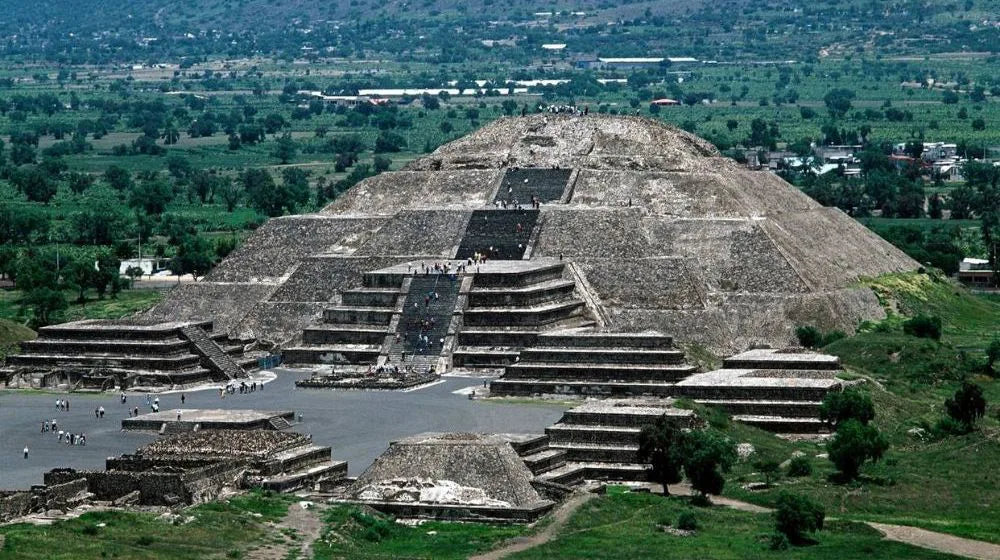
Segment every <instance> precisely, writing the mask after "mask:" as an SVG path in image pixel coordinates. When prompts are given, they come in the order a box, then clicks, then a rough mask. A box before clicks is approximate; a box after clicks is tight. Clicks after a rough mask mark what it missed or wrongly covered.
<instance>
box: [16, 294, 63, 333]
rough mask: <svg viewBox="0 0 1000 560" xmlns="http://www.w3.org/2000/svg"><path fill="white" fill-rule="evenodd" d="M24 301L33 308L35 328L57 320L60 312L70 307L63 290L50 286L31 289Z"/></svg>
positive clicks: (32, 323) (32, 324)
mask: <svg viewBox="0 0 1000 560" xmlns="http://www.w3.org/2000/svg"><path fill="white" fill-rule="evenodd" d="M22 303H23V305H25V306H28V307H30V308H31V310H32V320H31V326H32V327H35V328H37V327H42V326H45V325H50V324H52V323H55V322H57V317H58V316H59V313H60V312H61V311H63V310H65V309H66V308H67V307H69V305H68V304H67V303H66V297H65V296H64V295H63V293H62V291H61V290H58V289H53V288H48V287H42V288H35V289H32V290H29V291H28V293H27V294H25V296H24V299H23V300H22Z"/></svg>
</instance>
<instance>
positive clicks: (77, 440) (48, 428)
mask: <svg viewBox="0 0 1000 560" xmlns="http://www.w3.org/2000/svg"><path fill="white" fill-rule="evenodd" d="M46 432H52V433H53V434H54V435H55V436H56V437H57V438H58V439H57V441H59V443H62V442H63V441H65V442H66V445H87V434H85V433H80V434H74V433H71V432H67V431H65V430H60V429H59V422H58V421H57V420H56V419H55V418H53V419H52V421H51V422H50V421H48V420H45V421H43V422H42V433H43V434H44V433H46ZM24 458H25V459H27V458H28V446H27V445H26V446H24Z"/></svg>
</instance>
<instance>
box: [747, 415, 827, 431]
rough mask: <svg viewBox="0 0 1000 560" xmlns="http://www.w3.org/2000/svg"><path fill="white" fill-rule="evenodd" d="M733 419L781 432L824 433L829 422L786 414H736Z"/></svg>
mask: <svg viewBox="0 0 1000 560" xmlns="http://www.w3.org/2000/svg"><path fill="white" fill-rule="evenodd" d="M733 420H735V421H737V422H741V423H743V424H747V425H749V426H754V427H757V428H760V429H762V430H767V431H769V432H775V433H779V434H824V433H828V432H829V431H830V427H829V424H827V423H826V422H823V421H822V420H820V419H819V418H788V417H784V416H750V415H743V414H740V415H736V416H733Z"/></svg>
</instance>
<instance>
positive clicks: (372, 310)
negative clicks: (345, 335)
mask: <svg viewBox="0 0 1000 560" xmlns="http://www.w3.org/2000/svg"><path fill="white" fill-rule="evenodd" d="M395 312H396V309H395V308H394V307H350V306H335V307H328V308H326V309H324V310H323V322H324V323H341V324H352V325H388V324H389V321H391V320H392V316H393V314H394V313H395Z"/></svg>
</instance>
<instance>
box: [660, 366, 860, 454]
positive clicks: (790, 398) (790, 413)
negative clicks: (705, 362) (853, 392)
mask: <svg viewBox="0 0 1000 560" xmlns="http://www.w3.org/2000/svg"><path fill="white" fill-rule="evenodd" d="M838 373H841V366H840V358H838V357H836V356H830V355H826V354H816V353H812V352H807V351H805V350H803V349H801V348H789V349H783V350H774V349H755V350H748V351H746V352H743V353H741V354H737V355H735V356H732V357H729V358H726V359H725V360H723V364H722V369H718V370H715V371H710V372H708V373H700V374H696V375H692V376H691V377H688V378H687V379H684V380H683V381H680V382H678V383H677V384H676V385H675V386H674V388H673V394H674V395H676V396H679V397H687V398H690V399H693V400H694V401H695V402H698V403H701V404H705V405H710V406H715V407H718V408H721V409H723V410H725V411H726V412H729V413H730V414H732V415H733V419H734V420H737V421H740V422H743V423H745V424H750V425H752V426H757V427H759V428H762V429H765V430H769V431H772V432H777V433H779V434H789V435H790V434H814V435H815V434H824V433H828V426H827V425H826V424H825V423H823V422H822V421H821V420H820V419H819V407H820V405H821V404H822V402H823V397H825V396H826V394H827V393H828V392H830V391H839V390H842V389H843V382H842V381H841V380H839V379H837V374H838Z"/></svg>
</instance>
